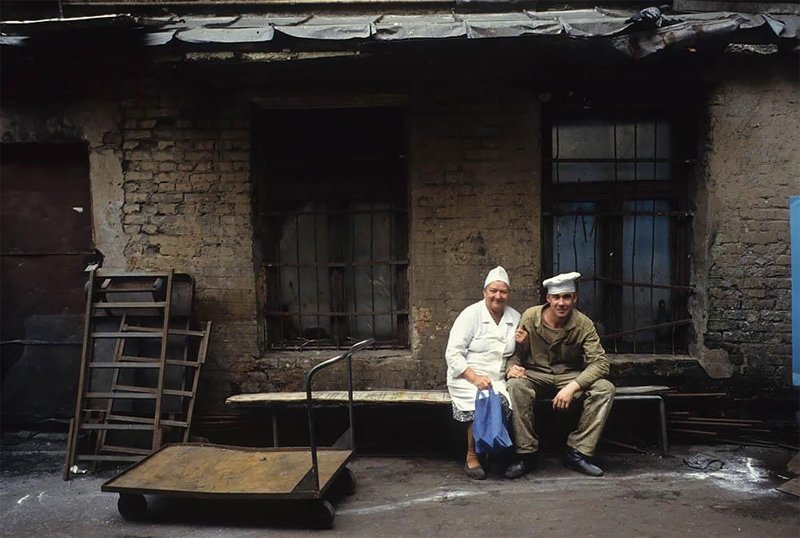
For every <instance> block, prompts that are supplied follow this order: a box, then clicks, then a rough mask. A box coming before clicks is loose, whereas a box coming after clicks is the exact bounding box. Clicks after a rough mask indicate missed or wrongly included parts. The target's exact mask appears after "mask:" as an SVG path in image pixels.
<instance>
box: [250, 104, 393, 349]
mask: <svg viewBox="0 0 800 538" xmlns="http://www.w3.org/2000/svg"><path fill="white" fill-rule="evenodd" d="M259 118H260V119H261V121H259V122H258V124H259V127H258V128H257V130H258V132H259V133H260V135H259V136H257V137H256V143H257V146H258V147H257V148H255V150H254V153H255V154H256V155H257V159H259V162H258V163H256V164H257V166H256V169H257V170H258V171H259V172H258V173H259V175H261V176H262V180H261V182H260V189H259V191H260V195H259V199H260V202H259V203H260V208H259V209H260V210H259V223H258V229H259V233H260V236H261V241H260V247H261V263H262V274H263V275H264V276H265V280H266V282H265V288H266V297H265V298H264V304H263V316H264V320H265V324H266V333H267V335H266V337H267V345H268V347H269V348H271V349H305V348H309V347H311V348H342V347H348V346H350V345H352V344H353V343H354V342H356V341H359V340H362V339H364V338H374V339H375V340H376V344H375V345H376V346H377V347H399V348H402V347H407V346H408V304H407V303H408V289H407V288H408V286H407V269H408V259H407V258H408V221H407V197H406V182H405V174H404V166H403V155H402V151H403V144H402V141H403V136H402V133H403V130H402V115H401V114H400V112H399V111H398V110H396V109H392V108H374V109H363V108H356V109H313V110H283V111H269V112H264V113H262V114H261V115H260V116H259Z"/></svg>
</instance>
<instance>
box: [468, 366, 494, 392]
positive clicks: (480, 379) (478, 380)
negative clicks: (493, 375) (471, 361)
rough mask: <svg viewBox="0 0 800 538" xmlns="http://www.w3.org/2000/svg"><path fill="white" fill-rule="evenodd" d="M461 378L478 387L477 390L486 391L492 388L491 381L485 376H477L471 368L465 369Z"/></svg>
mask: <svg viewBox="0 0 800 538" xmlns="http://www.w3.org/2000/svg"><path fill="white" fill-rule="evenodd" d="M461 377H463V378H464V379H466V380H467V381H469V382H470V383H472V384H473V385H475V386H476V387H478V390H486V389H488V388H489V387H491V386H492V380H491V379H489V378H488V377H486V376H485V375H478V374H476V373H475V371H474V370H473V369H472V368H467V369H466V370H464V373H463V374H461Z"/></svg>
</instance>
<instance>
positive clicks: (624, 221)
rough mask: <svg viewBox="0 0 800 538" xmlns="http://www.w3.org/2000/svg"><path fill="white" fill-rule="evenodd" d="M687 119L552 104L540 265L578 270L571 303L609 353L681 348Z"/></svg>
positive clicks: (687, 219) (687, 226)
mask: <svg viewBox="0 0 800 538" xmlns="http://www.w3.org/2000/svg"><path fill="white" fill-rule="evenodd" d="M688 123H689V122H688V121H684V119H683V118H682V116H681V115H680V114H678V113H677V112H676V111H675V110H666V109H662V110H659V109H612V110H607V111H602V112H598V111H595V110H566V109H563V110H552V111H551V114H550V117H549V120H548V122H547V124H548V129H547V132H546V133H545V142H546V144H545V146H546V149H545V156H544V157H545V159H544V160H545V163H546V164H545V167H544V168H545V175H546V176H548V177H547V180H546V181H545V185H544V189H543V194H544V204H545V205H544V227H543V231H544V237H543V241H542V244H543V249H544V252H543V255H544V264H543V267H544V268H546V269H545V270H548V269H549V271H550V272H551V273H552V274H558V273H563V272H569V271H578V272H580V273H581V275H582V279H581V283H580V285H579V292H578V297H579V299H578V301H579V302H578V309H579V310H581V311H582V312H584V313H585V314H587V315H588V316H589V317H590V318H592V320H593V321H594V322H595V324H596V325H597V327H598V330H599V332H600V334H601V338H602V340H603V345H604V346H605V347H606V349H607V350H608V351H611V352H615V353H648V352H650V353H681V352H685V351H686V347H687V334H686V331H687V325H688V324H689V323H690V320H689V315H688V311H687V295H688V292H689V291H690V290H691V287H690V285H689V259H690V250H689V249H690V244H689V236H690V235H689V234H690V230H691V218H692V215H691V213H690V212H689V211H688V200H687V197H688V194H687V174H688V167H687V163H689V162H690V159H689V158H688V154H690V153H691V148H690V143H689V142H688V141H689V140H691V137H689V136H687V125H688Z"/></svg>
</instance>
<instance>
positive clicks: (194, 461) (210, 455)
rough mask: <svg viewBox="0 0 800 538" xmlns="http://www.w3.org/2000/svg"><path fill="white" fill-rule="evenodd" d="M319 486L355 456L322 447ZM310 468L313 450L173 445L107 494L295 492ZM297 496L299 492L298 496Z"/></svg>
mask: <svg viewBox="0 0 800 538" xmlns="http://www.w3.org/2000/svg"><path fill="white" fill-rule="evenodd" d="M317 455H318V459H319V474H320V486H321V487H322V486H323V485H324V484H326V483H327V482H328V481H329V480H330V479H331V477H332V476H333V474H334V473H335V472H336V471H338V470H339V469H340V468H341V467H342V466H343V465H344V464H345V463H346V462H347V460H348V459H349V458H350V456H351V455H352V452H351V451H349V450H327V449H321V450H319V451H318V452H317ZM310 469H311V451H310V450H308V449H300V450H298V449H295V450H292V449H249V448H242V447H223V446H218V445H169V446H166V447H164V448H162V449H161V450H159V451H158V452H156V453H154V454H153V455H151V456H150V457H148V458H147V459H145V460H143V461H142V462H140V463H139V465H137V466H135V467H132V468H130V469H128V470H127V471H125V472H123V473H122V474H120V475H119V476H117V477H116V478H113V479H111V480H110V481H109V482H107V483H106V484H104V485H103V491H117V492H126V491H127V492H141V493H144V492H147V493H162V494H163V493H166V494H169V493H173V494H186V495H246V496H260V495H264V496H269V495H281V494H291V493H293V492H295V489H296V488H297V486H298V484H299V483H300V481H301V480H302V479H303V477H304V476H305V475H306V474H307V473H308V471H309V470H310ZM295 493H296V492H295Z"/></svg>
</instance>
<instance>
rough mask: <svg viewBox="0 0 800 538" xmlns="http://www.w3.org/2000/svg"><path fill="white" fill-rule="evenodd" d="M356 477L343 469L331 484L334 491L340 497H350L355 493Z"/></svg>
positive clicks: (348, 470) (351, 472)
mask: <svg viewBox="0 0 800 538" xmlns="http://www.w3.org/2000/svg"><path fill="white" fill-rule="evenodd" d="M357 484H358V483H357V482H356V475H354V474H353V471H351V470H350V469H348V468H347V467H345V468H344V469H342V472H340V473H339V475H338V476H337V477H336V481H335V482H334V483H333V488H334V491H335V492H336V493H338V494H341V495H352V494H354V493H355V492H356V485H357Z"/></svg>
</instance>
